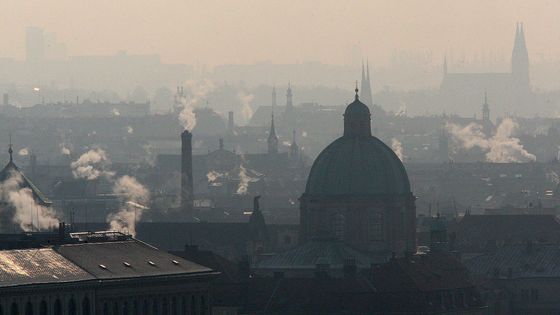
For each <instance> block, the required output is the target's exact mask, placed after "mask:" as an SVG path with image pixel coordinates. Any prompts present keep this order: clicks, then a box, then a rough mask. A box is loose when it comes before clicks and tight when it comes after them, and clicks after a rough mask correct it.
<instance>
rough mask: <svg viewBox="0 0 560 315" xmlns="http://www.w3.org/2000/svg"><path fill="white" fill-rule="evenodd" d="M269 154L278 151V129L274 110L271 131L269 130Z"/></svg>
mask: <svg viewBox="0 0 560 315" xmlns="http://www.w3.org/2000/svg"><path fill="white" fill-rule="evenodd" d="M267 144H268V154H276V153H278V136H276V129H275V128H274V111H273V112H272V117H271V119H270V131H269V132H268V140H267Z"/></svg>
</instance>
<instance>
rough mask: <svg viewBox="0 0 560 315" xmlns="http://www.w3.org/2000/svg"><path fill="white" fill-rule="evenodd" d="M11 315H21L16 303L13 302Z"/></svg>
mask: <svg viewBox="0 0 560 315" xmlns="http://www.w3.org/2000/svg"><path fill="white" fill-rule="evenodd" d="M10 314H11V315H19V309H18V306H17V304H16V302H12V306H11V307H10Z"/></svg>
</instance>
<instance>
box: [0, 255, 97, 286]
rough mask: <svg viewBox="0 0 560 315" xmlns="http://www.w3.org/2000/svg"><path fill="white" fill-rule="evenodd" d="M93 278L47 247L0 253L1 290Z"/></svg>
mask: <svg viewBox="0 0 560 315" xmlns="http://www.w3.org/2000/svg"><path fill="white" fill-rule="evenodd" d="M91 279H94V277H93V276H92V275H90V274H89V273H87V272H86V271H84V270H82V269H81V268H80V267H78V266H76V265H75V264H73V263H72V262H70V261H68V260H67V259H66V258H64V257H63V256H61V255H60V254H58V253H57V252H55V251H54V250H52V249H50V248H41V249H21V250H6V251H0V288H1V287H10V286H18V285H28V284H43V283H53V282H54V283H56V282H75V281H84V280H91Z"/></svg>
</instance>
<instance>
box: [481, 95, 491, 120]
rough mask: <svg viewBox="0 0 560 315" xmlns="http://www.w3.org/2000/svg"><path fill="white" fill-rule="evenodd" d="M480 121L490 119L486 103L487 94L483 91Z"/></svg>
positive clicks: (488, 107)
mask: <svg viewBox="0 0 560 315" xmlns="http://www.w3.org/2000/svg"><path fill="white" fill-rule="evenodd" d="M482 121H484V122H488V121H490V105H488V96H487V94H486V92H484V104H482Z"/></svg>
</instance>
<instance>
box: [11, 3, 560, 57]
mask: <svg viewBox="0 0 560 315" xmlns="http://www.w3.org/2000/svg"><path fill="white" fill-rule="evenodd" d="M405 2H406V3H403V2H398V3H394V2H391V1H349V2H345V3H339V2H337V1H321V2H315V1H289V2H281V1H272V2H270V1H268V2H260V1H229V2H225V3H222V2H219V1H210V2H205V3H204V4H202V3H197V2H194V1H192V2H191V1H186V2H185V1H180V0H169V1H166V2H165V3H159V2H157V3H156V2H147V1H142V2H137V1H131V0H123V1H119V2H113V1H85V2H84V1H80V2H79V3H76V2H74V1H69V0H63V1H26V2H20V1H7V2H5V4H4V6H5V7H6V8H9V9H10V11H12V12H14V13H18V14H11V15H10V16H9V17H8V18H7V19H3V21H2V22H0V35H1V36H2V38H3V39H4V40H3V43H4V44H3V45H0V56H2V57H8V58H16V59H19V60H23V59H24V58H25V41H24V38H25V30H26V28H27V27H29V26H36V27H41V28H43V29H45V30H46V31H48V32H52V33H55V34H56V35H57V41H59V42H61V43H64V44H65V45H66V47H67V54H68V55H69V56H80V55H114V54H116V53H117V52H118V51H127V52H128V53H129V54H131V55H135V54H157V55H160V56H161V59H162V62H164V63H168V64H173V63H180V64H190V65H195V64H200V65H207V66H209V67H213V66H216V65H223V64H253V63H261V62H272V63H275V64H294V63H304V62H320V63H324V64H333V65H357V64H359V62H360V60H361V58H369V61H370V63H371V64H372V65H375V66H376V67H380V66H385V65H387V64H389V63H390V61H391V58H393V57H394V55H395V52H403V53H409V54H412V55H415V54H416V55H429V58H430V59H431V63H432V64H434V65H437V64H441V62H442V59H443V56H446V55H447V56H448V58H450V59H451V61H454V60H455V61H457V62H456V63H460V62H462V61H463V60H467V61H468V60H470V61H473V60H475V61H476V60H477V59H482V58H483V56H486V59H488V60H490V61H492V60H495V61H496V62H497V63H499V61H500V60H503V61H506V62H507V60H508V59H509V57H510V52H511V45H512V41H513V32H514V30H515V23H516V22H523V23H524V24H525V29H526V36H527V38H528V44H529V47H530V50H529V56H530V58H531V59H532V60H533V62H535V63H539V62H543V61H558V58H556V57H555V56H557V55H558V53H559V52H560V33H559V31H557V30H559V29H560V21H558V19H557V18H556V14H555V12H558V11H560V3H558V2H553V1H536V2H535V1H532V2H530V3H528V2H525V1H506V0H499V1H493V2H491V3H487V2H486V1H469V2H464V3H463V2H441V1H433V0H430V1H423V2H417V1H405ZM84 3H86V4H85V5H84ZM85 8H87V9H85ZM100 21H102V23H100ZM537 34H538V35H537ZM6 43H10V45H6ZM224 52H227V53H224Z"/></svg>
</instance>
